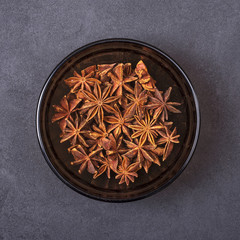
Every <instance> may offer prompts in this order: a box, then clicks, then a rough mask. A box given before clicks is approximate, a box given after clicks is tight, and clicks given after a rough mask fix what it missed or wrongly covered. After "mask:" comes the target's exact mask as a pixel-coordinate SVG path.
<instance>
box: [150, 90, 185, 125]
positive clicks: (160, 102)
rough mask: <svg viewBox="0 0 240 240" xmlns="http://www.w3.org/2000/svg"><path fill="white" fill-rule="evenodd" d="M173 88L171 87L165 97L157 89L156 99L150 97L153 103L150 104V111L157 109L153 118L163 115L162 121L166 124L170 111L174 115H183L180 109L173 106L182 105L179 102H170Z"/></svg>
mask: <svg viewBox="0 0 240 240" xmlns="http://www.w3.org/2000/svg"><path fill="white" fill-rule="evenodd" d="M171 91H172V88H171V87H169V88H168V90H167V91H166V92H165V94H164V95H162V93H161V92H160V91H159V90H158V89H155V92H154V95H155V97H152V96H149V98H150V101H151V103H150V104H148V106H147V108H148V109H155V112H154V115H153V118H157V117H158V116H159V115H160V114H161V120H162V121H163V122H164V121H165V120H168V111H169V112H173V113H181V111H179V110H178V109H176V108H175V107H173V106H179V105H181V103H177V102H168V99H169V97H170V93H171Z"/></svg>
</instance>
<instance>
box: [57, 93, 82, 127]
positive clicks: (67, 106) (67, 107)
mask: <svg viewBox="0 0 240 240" xmlns="http://www.w3.org/2000/svg"><path fill="white" fill-rule="evenodd" d="M79 102H81V99H72V100H68V99H67V96H66V95H65V96H64V97H63V98H62V100H61V101H60V105H59V106H58V105H53V107H54V109H55V111H56V113H55V114H54V115H53V117H52V122H56V121H58V120H60V121H59V126H60V128H61V130H62V131H63V130H64V129H65V128H66V125H67V123H66V119H68V118H70V119H71V120H72V117H71V113H72V112H74V109H75V108H76V106H77V105H78V104H79Z"/></svg>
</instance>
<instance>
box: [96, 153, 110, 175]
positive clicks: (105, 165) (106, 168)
mask: <svg viewBox="0 0 240 240" xmlns="http://www.w3.org/2000/svg"><path fill="white" fill-rule="evenodd" d="M98 162H99V163H100V164H101V167H100V168H99V169H98V170H97V171H96V172H95V174H94V175H93V178H94V179H96V178H97V177H99V176H101V175H102V174H103V173H104V172H106V174H107V177H108V178H109V179H110V172H111V170H113V168H112V161H111V160H109V158H107V157H101V158H100V159H99V160H98Z"/></svg>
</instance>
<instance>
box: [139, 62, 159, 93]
mask: <svg viewBox="0 0 240 240" xmlns="http://www.w3.org/2000/svg"><path fill="white" fill-rule="evenodd" d="M135 72H136V74H137V75H138V81H139V83H140V84H141V85H142V87H143V88H144V89H146V90H148V91H154V89H155V83H156V81H155V80H154V79H153V78H152V77H151V76H150V74H149V73H148V70H147V67H146V65H145V64H144V62H143V61H142V60H141V61H139V62H138V64H137V66H136V69H135Z"/></svg>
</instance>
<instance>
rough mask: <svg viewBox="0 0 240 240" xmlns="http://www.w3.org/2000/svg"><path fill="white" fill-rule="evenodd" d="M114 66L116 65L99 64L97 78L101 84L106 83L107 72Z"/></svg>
mask: <svg viewBox="0 0 240 240" xmlns="http://www.w3.org/2000/svg"><path fill="white" fill-rule="evenodd" d="M115 65H116V63H113V64H99V65H97V67H98V71H97V74H98V75H99V78H100V80H101V81H102V82H106V81H107V80H108V79H109V77H108V75H107V74H108V72H109V71H111V70H112V69H113V67H114V66H115Z"/></svg>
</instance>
